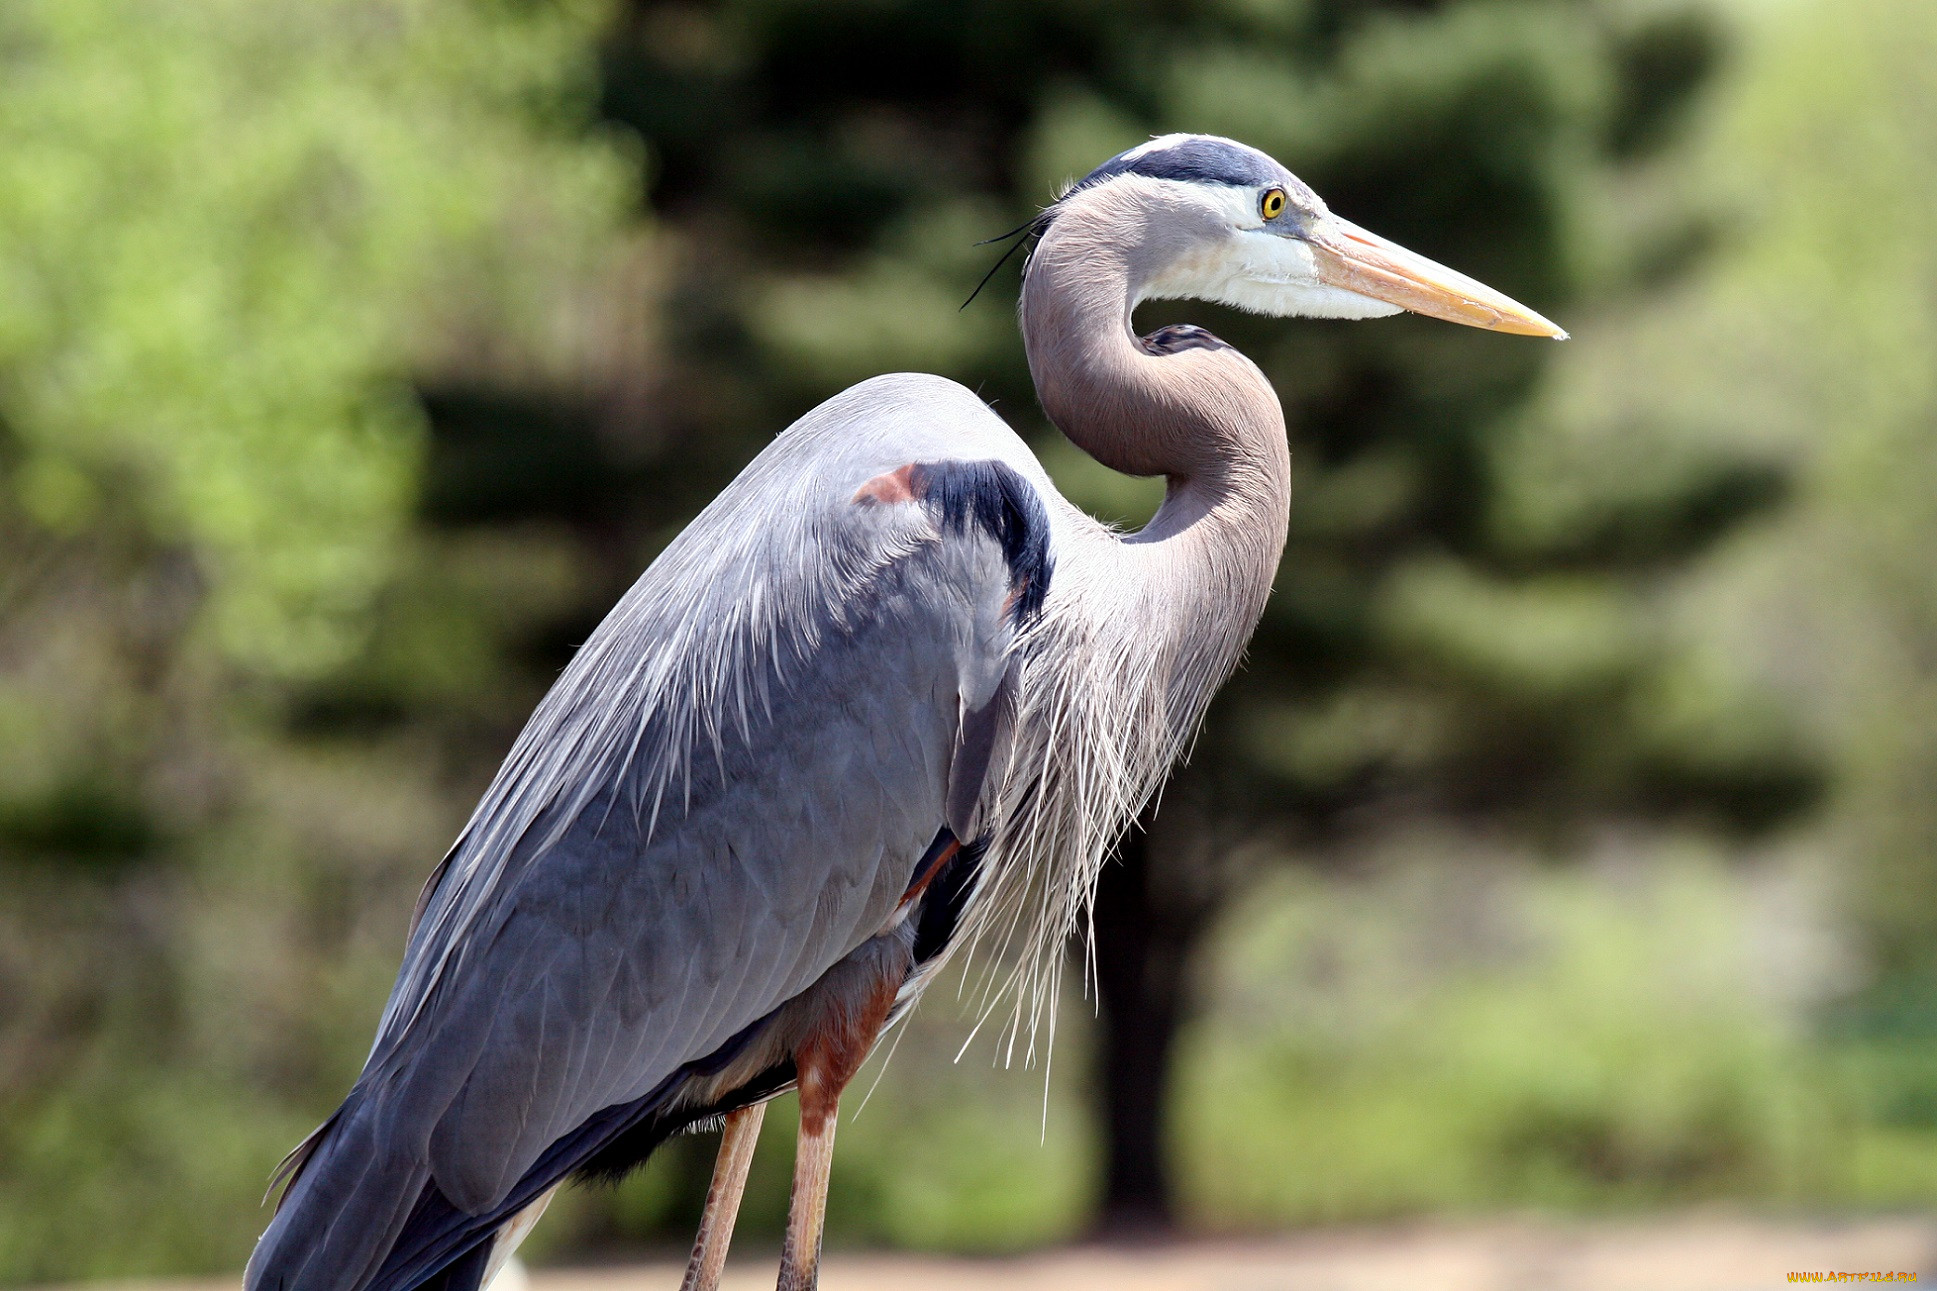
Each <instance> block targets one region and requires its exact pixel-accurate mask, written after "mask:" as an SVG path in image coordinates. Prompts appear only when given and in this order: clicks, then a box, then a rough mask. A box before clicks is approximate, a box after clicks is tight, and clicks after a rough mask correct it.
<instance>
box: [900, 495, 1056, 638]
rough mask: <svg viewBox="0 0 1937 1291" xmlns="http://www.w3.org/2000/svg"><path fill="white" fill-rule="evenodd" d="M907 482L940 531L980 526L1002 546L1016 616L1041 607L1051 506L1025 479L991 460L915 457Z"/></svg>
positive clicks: (1046, 586) (1045, 585)
mask: <svg viewBox="0 0 1937 1291" xmlns="http://www.w3.org/2000/svg"><path fill="white" fill-rule="evenodd" d="M909 482H910V484H911V485H912V486H913V492H914V494H915V496H916V497H918V498H920V499H921V500H922V501H923V502H925V503H926V504H927V505H929V506H931V507H933V508H934V509H935V511H936V513H937V517H938V519H939V520H940V522H941V527H942V531H943V532H944V533H966V532H968V530H970V529H971V528H974V529H980V530H981V531H982V532H983V533H986V534H987V535H989V537H991V538H993V539H995V541H996V542H997V543H998V544H999V545H1000V546H1001V548H1002V558H1003V560H1005V561H1006V562H1007V563H1008V566H1009V586H1010V587H1011V589H1013V591H1014V593H1015V598H1016V601H1015V618H1016V621H1017V622H1019V623H1020V622H1027V621H1028V620H1029V619H1031V618H1034V617H1035V616H1036V615H1037V614H1040V613H1041V612H1042V606H1043V599H1044V598H1045V597H1046V596H1048V595H1049V579H1050V575H1051V573H1052V568H1051V566H1052V562H1051V559H1050V555H1049V512H1048V511H1047V510H1045V509H1044V508H1043V504H1042V499H1041V498H1040V497H1038V496H1037V495H1036V490H1035V489H1034V487H1032V486H1031V485H1030V483H1029V481H1027V480H1025V479H1023V478H1022V477H1021V476H1020V475H1018V474H1016V472H1015V470H1014V469H1013V468H1012V467H1010V466H1009V465H1008V464H1007V463H1004V462H998V461H992V460H991V461H983V462H919V463H916V464H915V467H914V470H913V472H912V474H911V477H910V481H909Z"/></svg>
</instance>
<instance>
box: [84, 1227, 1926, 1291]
mask: <svg viewBox="0 0 1937 1291" xmlns="http://www.w3.org/2000/svg"><path fill="white" fill-rule="evenodd" d="M1933 1255H1937V1222H1932V1221H1928V1220H1911V1219H1886V1220H1865V1221H1862V1222H1853V1223H1809V1224H1795V1223H1772V1222H1764V1221H1754V1220H1744V1219H1731V1218H1686V1219H1674V1220H1670V1221H1666V1222H1653V1223H1644V1222H1635V1223H1622V1224H1608V1223H1603V1224H1576V1225H1556V1224H1541V1223H1534V1222H1505V1223H1500V1222H1495V1223H1487V1224H1481V1225H1474V1226H1470V1227H1453V1226H1430V1227H1417V1228H1393V1229H1354V1230H1344V1231H1330V1232H1315V1233H1309V1234H1304V1235H1300V1236H1295V1237H1286V1238H1274V1239H1271V1240H1268V1241H1257V1242H1198V1243H1180V1244H1176V1245H1167V1246H1153V1247H1110V1248H1095V1247H1088V1248H1085V1247H1076V1248H1066V1249H1062V1250H1057V1251H1051V1252H1047V1253H1044V1254H1039V1255H1031V1256H1024V1257H1019V1258H1014V1259H981V1260H975V1259H949V1258H937V1257H927V1256H914V1255H841V1254H838V1253H837V1254H835V1255H833V1256H832V1257H830V1259H829V1260H828V1262H827V1264H826V1267H825V1269H824V1276H823V1278H822V1285H824V1286H825V1287H826V1288H827V1289H828V1291H890V1289H892V1291H904V1289H910V1288H920V1289H922V1291H970V1288H982V1287H1001V1288H1003V1291H1050V1289H1051V1288H1056V1289H1057V1291H1104V1289H1105V1288H1108V1289H1109V1291H1401V1289H1402V1288H1403V1291H1427V1289H1430V1291H1760V1289H1761V1288H1771V1287H1778V1286H1787V1285H1790V1283H1789V1276H1788V1275H1789V1274H1790V1273H1792V1272H1843V1273H1888V1272H1906V1273H1922V1272H1925V1271H1926V1270H1931V1269H1933V1267H1937V1260H1933V1259H1932V1256H1933ZM681 1271H682V1267H681V1265H679V1264H678V1263H676V1262H673V1261H661V1262H652V1263H646V1264H629V1265H617V1266H611V1267H602V1268H593V1269H545V1270H540V1271H538V1272H536V1273H534V1274H533V1275H532V1276H531V1279H530V1291H661V1289H662V1288H663V1289H664V1291H671V1289H672V1288H674V1287H677V1286H678V1285H679V1279H680V1274H681ZM772 1284H773V1260H772V1259H771V1258H770V1257H766V1256H762V1255H758V1254H753V1253H748V1254H745V1255H743V1256H742V1257H741V1258H739V1259H736V1260H735V1261H734V1263H733V1266H732V1267H730V1268H729V1269H728V1271H727V1277H726V1280H725V1283H724V1285H723V1288H722V1291H764V1289H765V1288H767V1287H769V1286H771V1285H772ZM230 1285H231V1284H230V1283H228V1282H167V1283H153V1282H151V1283H140V1284H135V1283H128V1284H114V1285H113V1286H110V1285H108V1284H97V1287H96V1291H217V1289H218V1288H221V1289H222V1291H227V1288H228V1287H229V1286H230Z"/></svg>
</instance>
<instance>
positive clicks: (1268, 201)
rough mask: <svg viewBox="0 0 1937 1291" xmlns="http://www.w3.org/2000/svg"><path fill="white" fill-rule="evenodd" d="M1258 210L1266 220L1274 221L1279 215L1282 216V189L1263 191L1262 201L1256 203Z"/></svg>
mask: <svg viewBox="0 0 1937 1291" xmlns="http://www.w3.org/2000/svg"><path fill="white" fill-rule="evenodd" d="M1258 210H1259V211H1261V212H1263V214H1264V217H1265V218H1266V219H1267V220H1275V219H1277V218H1278V217H1279V216H1280V215H1283V214H1284V213H1285V190H1284V189H1282V188H1267V189H1265V190H1264V200H1263V201H1261V202H1259V203H1258Z"/></svg>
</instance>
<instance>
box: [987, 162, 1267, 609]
mask: <svg viewBox="0 0 1937 1291" xmlns="http://www.w3.org/2000/svg"><path fill="white" fill-rule="evenodd" d="M1111 206H1116V207H1119V208H1122V209H1110V207H1111ZM1152 214H1153V213H1150V212H1145V211H1141V210H1139V209H1137V208H1135V207H1130V206H1128V205H1127V204H1125V203H1122V202H1115V203H1111V202H1110V201H1109V199H1108V198H1107V197H1100V198H1099V200H1098V201H1096V202H1094V203H1085V204H1084V206H1083V207H1082V208H1079V209H1065V210H1063V211H1061V212H1059V214H1058V216H1057V218H1056V219H1055V221H1054V222H1053V223H1052V224H1051V225H1050V226H1049V229H1048V230H1047V231H1046V232H1045V233H1044V234H1043V236H1042V240H1041V242H1040V243H1038V244H1037V246H1036V249H1035V252H1034V254H1032V255H1031V256H1030V259H1029V265H1028V269H1027V272H1026V274H1025V276H1024V279H1023V287H1022V305H1021V314H1022V337H1023V347H1024V349H1025V351H1026V352H1027V354H1028V356H1029V371H1030V375H1031V376H1032V377H1034V379H1035V383H1036V392H1037V395H1038V397H1039V398H1040V399H1041V400H1042V405H1043V409H1044V411H1046V412H1047V413H1048V414H1049V417H1050V420H1052V421H1054V422H1055V423H1056V425H1057V427H1058V428H1059V429H1060V430H1061V431H1062V432H1063V434H1065V435H1067V436H1068V437H1069V439H1070V440H1071V441H1072V442H1073V443H1075V444H1076V446H1077V447H1079V448H1081V449H1082V450H1083V451H1084V452H1086V453H1088V454H1089V455H1090V456H1091V457H1094V458H1095V459H1096V460H1097V461H1099V462H1101V463H1102V464H1103V465H1105V466H1108V467H1110V468H1111V469H1113V470H1118V471H1122V472H1124V473H1125V474H1128V475H1162V476H1164V477H1166V479H1167V480H1168V481H1169V489H1168V491H1167V492H1166V494H1165V497H1164V504H1163V506H1162V507H1161V508H1160V509H1159V510H1158V512H1157V514H1156V516H1155V517H1154V518H1153V519H1152V520H1151V522H1150V524H1149V525H1148V526H1147V527H1146V528H1145V529H1144V531H1143V532H1142V533H1141V534H1139V535H1137V539H1138V540H1142V541H1157V540H1162V539H1165V538H1168V537H1171V536H1174V535H1179V534H1183V533H1185V532H1187V531H1189V530H1192V529H1195V528H1197V527H1198V526H1200V525H1207V526H1208V527H1209V528H1211V529H1213V530H1215V531H1217V533H1218V535H1219V537H1220V538H1221V539H1222V540H1223V541H1222V542H1221V543H1220V545H1223V546H1237V547H1242V548H1247V549H1249V552H1248V553H1247V554H1251V555H1253V556H1254V557H1255V559H1254V561H1253V562H1250V563H1256V561H1257V560H1263V561H1265V562H1266V563H1267V566H1268V567H1267V569H1266V570H1265V573H1264V583H1265V587H1266V588H1267V589H1268V587H1269V583H1270V572H1271V571H1273V570H1275V569H1276V567H1277V562H1278V557H1279V554H1280V553H1281V552H1282V551H1283V550H1284V542H1285V531H1286V527H1287V524H1288V519H1289V506H1290V496H1291V456H1290V450H1289V448H1288V446H1287V444H1286V441H1285V420H1284V412H1283V410H1282V409H1281V408H1280V407H1279V405H1278V396H1277V393H1276V392H1275V391H1274V390H1273V389H1272V388H1271V383H1270V382H1269V381H1267V380H1266V379H1265V377H1264V374H1263V373H1262V372H1260V371H1259V370H1258V368H1257V365H1256V364H1254V363H1252V362H1251V361H1250V360H1249V359H1247V358H1245V357H1244V356H1243V355H1242V354H1240V353H1238V351H1236V350H1235V349H1232V348H1231V347H1230V346H1228V345H1225V344H1224V343H1223V342H1222V341H1219V340H1217V339H1216V338H1215V337H1212V336H1211V335H1210V334H1209V333H1208V332H1201V331H1198V330H1197V329H1178V330H1177V331H1176V332H1174V333H1171V334H1170V335H1169V336H1168V337H1166V336H1165V334H1164V333H1159V334H1157V337H1156V338H1153V341H1154V342H1155V343H1146V342H1144V341H1141V340H1139V339H1138V337H1137V335H1136V333H1135V331H1134V329H1133V327H1132V323H1131V312H1132V311H1133V310H1134V309H1135V307H1136V304H1137V301H1138V298H1139V292H1140V288H1141V286H1142V284H1143V283H1145V282H1147V281H1149V279H1150V277H1151V275H1152V272H1153V270H1154V268H1155V267H1157V266H1159V265H1161V263H1162V260H1163V257H1164V256H1165V255H1166V254H1169V253H1170V251H1171V249H1170V248H1167V247H1165V246H1164V245H1163V244H1162V232H1161V230H1162V221H1161V220H1160V219H1156V218H1152ZM1126 231H1127V235H1126ZM1261 606H1262V598H1261V596H1260V608H1261Z"/></svg>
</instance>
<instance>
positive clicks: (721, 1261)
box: [679, 1103, 767, 1291]
mask: <svg viewBox="0 0 1937 1291" xmlns="http://www.w3.org/2000/svg"><path fill="white" fill-rule="evenodd" d="M766 1115H767V1105H766V1104H765V1103H755V1104H753V1105H752V1106H751V1107H739V1108H735V1109H734V1110H733V1111H730V1112H728V1113H727V1114H726V1126H725V1128H724V1129H723V1130H722V1131H721V1133H720V1155H719V1156H718V1157H717V1158H716V1159H715V1160H714V1162H713V1182H712V1183H710V1184H708V1185H707V1188H706V1209H705V1210H703V1211H701V1212H700V1217H699V1233H698V1234H697V1235H696V1236H695V1237H694V1238H693V1258H692V1259H690V1260H688V1261H687V1262H686V1280H685V1281H684V1282H681V1283H680V1284H679V1287H680V1291H714V1289H715V1288H716V1287H718V1286H719V1285H720V1271H721V1270H722V1269H724V1268H725V1267H726V1248H727V1246H728V1245H729V1244H731V1242H732V1241H733V1221H734V1219H735V1218H737V1217H738V1216H739V1213H740V1195H741V1194H742V1193H743V1192H745V1191H746V1186H747V1167H748V1166H750V1165H752V1164H753V1146H754V1144H755V1143H757V1142H759V1141H760V1122H761V1121H762V1120H763V1119H764V1118H765V1117H766Z"/></svg>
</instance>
